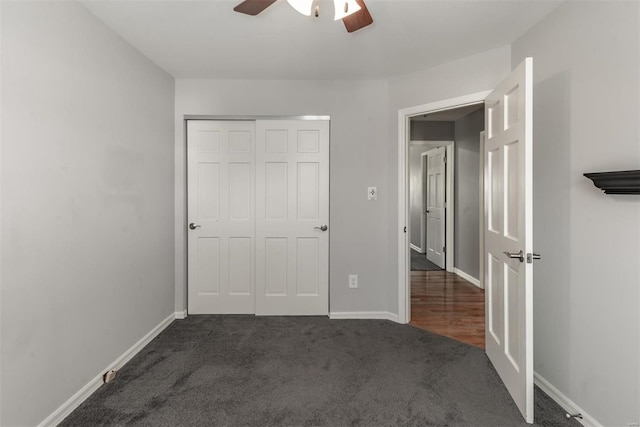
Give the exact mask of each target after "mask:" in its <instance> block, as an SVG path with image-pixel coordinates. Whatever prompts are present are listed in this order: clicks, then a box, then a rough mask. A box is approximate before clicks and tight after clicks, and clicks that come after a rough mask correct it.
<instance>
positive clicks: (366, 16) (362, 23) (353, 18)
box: [342, 0, 373, 33]
mask: <svg viewBox="0 0 640 427" xmlns="http://www.w3.org/2000/svg"><path fill="white" fill-rule="evenodd" d="M356 2H357V3H358V4H359V5H360V8H361V9H360V10H359V11H357V12H355V13H352V14H351V15H349V16H347V17H344V18H342V22H344V26H345V27H346V28H347V31H348V32H350V33H353V32H354V31H358V30H359V29H360V28H364V27H366V26H367V25H371V24H372V23H373V18H372V17H371V14H370V13H369V9H367V5H366V4H364V0H356Z"/></svg>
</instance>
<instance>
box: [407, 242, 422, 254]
mask: <svg viewBox="0 0 640 427" xmlns="http://www.w3.org/2000/svg"><path fill="white" fill-rule="evenodd" d="M409 246H411V249H413V250H414V251H418V252H420V253H422V248H421V247H419V246H416V245H414V244H413V243H410V244H409Z"/></svg>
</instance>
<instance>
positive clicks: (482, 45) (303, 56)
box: [81, 0, 561, 79]
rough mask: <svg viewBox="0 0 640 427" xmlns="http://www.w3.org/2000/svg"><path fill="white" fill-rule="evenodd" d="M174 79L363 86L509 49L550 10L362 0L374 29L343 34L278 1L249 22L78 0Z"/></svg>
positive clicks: (227, 11)
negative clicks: (329, 81) (322, 81)
mask: <svg viewBox="0 0 640 427" xmlns="http://www.w3.org/2000/svg"><path fill="white" fill-rule="evenodd" d="M81 2H82V3H83V4H84V5H85V6H86V7H87V8H88V9H89V10H90V11H91V12H92V13H93V14H94V15H95V16H97V17H98V18H100V19H101V20H102V21H103V22H105V23H106V24H107V25H108V26H109V27H111V28H112V29H113V30H115V32H117V33H118V34H120V35H121V36H122V37H123V38H124V39H125V40H127V41H128V42H129V43H131V44H132V45H133V46H135V47H136V48H137V49H139V50H140V51H141V52H142V53H143V54H145V55H146V56H147V57H149V58H150V59H151V60H152V61H154V62H155V63H157V64H158V65H159V66H160V67H162V68H163V69H165V70H166V71H167V72H169V73H170V74H171V75H173V76H174V77H177V78H222V79H363V78H386V77H389V76H393V75H397V74H403V73H407V72H411V71H416V70H419V69H423V68H428V67H431V66H434V65H437V64H441V63H443V62H447V61H451V60H455V59H457V58H462V57H464V56H468V55H471V54H474V53H477V52H482V51H485V50H489V49H492V48H496V47H500V46H504V45H508V44H510V43H511V42H512V41H514V40H515V39H517V38H518V37H519V36H520V35H522V34H523V33H525V32H526V31H527V30H528V29H529V28H531V27H532V26H533V25H534V24H535V23H537V22H538V21H540V20H541V19H542V18H543V17H544V16H546V15H547V14H548V13H549V12H551V11H552V10H553V9H554V8H556V7H557V6H558V5H559V4H560V3H561V2H560V1H547V0H507V1H494V0H471V1H464V0H422V1H420V0H405V1H403V0H366V3H367V6H368V8H369V10H370V12H371V14H372V16H373V19H374V23H373V24H372V25H371V26H369V27H366V28H364V29H362V30H359V31H357V32H354V33H351V34H349V33H347V32H346V30H345V28H344V25H343V24H342V22H339V21H338V22H335V21H333V4H332V2H330V1H328V0H323V1H322V3H321V15H320V18H313V17H305V16H303V15H300V14H298V13H297V12H296V11H295V10H293V8H291V7H290V6H289V5H288V4H287V3H286V1H285V0H278V1H277V2H276V3H275V4H273V5H272V6H270V7H269V8H267V9H266V10H265V11H264V12H262V13H261V14H260V15H258V16H255V17H254V16H248V15H243V14H239V13H236V12H233V7H234V6H235V5H236V4H237V3H240V0H199V1H191V0H162V1H150V0H125V1H121V0H116V1H114V0H82V1H81Z"/></svg>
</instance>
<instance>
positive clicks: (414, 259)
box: [411, 249, 442, 271]
mask: <svg viewBox="0 0 640 427" xmlns="http://www.w3.org/2000/svg"><path fill="white" fill-rule="evenodd" d="M411 271H442V269H441V268H440V267H438V266H437V265H435V264H434V263H432V262H431V261H429V260H428V259H427V256H426V255H425V254H421V253H420V252H418V251H416V250H413V249H411Z"/></svg>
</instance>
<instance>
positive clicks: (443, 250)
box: [442, 246, 447, 254]
mask: <svg viewBox="0 0 640 427" xmlns="http://www.w3.org/2000/svg"><path fill="white" fill-rule="evenodd" d="M442 253H443V254H446V253H447V247H446V246H443V247H442Z"/></svg>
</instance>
